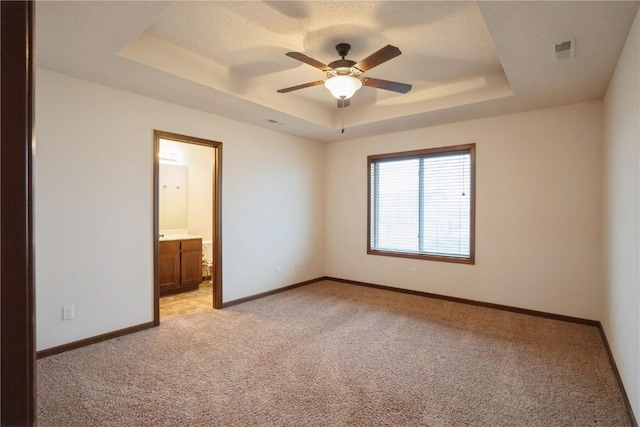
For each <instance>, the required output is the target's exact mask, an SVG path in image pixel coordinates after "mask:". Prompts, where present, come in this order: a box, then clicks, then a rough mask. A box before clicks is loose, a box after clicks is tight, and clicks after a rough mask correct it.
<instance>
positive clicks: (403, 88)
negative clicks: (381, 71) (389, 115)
mask: <svg viewBox="0 0 640 427" xmlns="http://www.w3.org/2000/svg"><path fill="white" fill-rule="evenodd" d="M362 80H363V84H364V85H365V86H369V87H375V88H377V89H385V90H390V91H392V92H399V93H407V92H409V91H410V90H411V85H408V84H406V83H398V82H391V81H389V80H380V79H374V78H372V77H367V78H365V79H362Z"/></svg>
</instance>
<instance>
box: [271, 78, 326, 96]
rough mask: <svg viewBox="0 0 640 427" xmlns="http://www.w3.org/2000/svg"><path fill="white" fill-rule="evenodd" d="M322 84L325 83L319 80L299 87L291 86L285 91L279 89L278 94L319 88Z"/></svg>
mask: <svg viewBox="0 0 640 427" xmlns="http://www.w3.org/2000/svg"><path fill="white" fill-rule="evenodd" d="M322 83H324V80H318V81H317V82H309V83H305V84H301V85H298V86H291V87H287V88H284V89H278V93H287V92H292V91H294V90H298V89H304V88H306V87H311V86H318V85H321V84H322Z"/></svg>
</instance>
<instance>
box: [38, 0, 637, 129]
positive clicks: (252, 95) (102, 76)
mask: <svg viewBox="0 0 640 427" xmlns="http://www.w3.org/2000/svg"><path fill="white" fill-rule="evenodd" d="M637 8H638V2H613V1H606V2H577V1H568V2H561V1H556V2H544V1H543V2H519V1H516V2H488V1H482V2H478V3H476V2H430V1H419V2H407V1H389V2H361V1H356V2H345V1H318V2H304V1H290V2H286V1H284V2H260V1H244V2H235V1H208V2H207V1H203V2H186V1H184V2H183V1H179V2H94V1H90V2H38V3H37V5H36V46H35V53H36V64H37V65H39V66H41V67H44V68H48V69H51V70H54V71H59V72H62V73H65V74H69V75H72V76H76V77H79V78H83V79H86V80H90V81H95V82H97V83H100V84H104V85H108V86H113V87H117V88H120V89H124V90H129V91H132V92H135V93H139V94H142V95H145V96H150V97H155V98H158V99H162V100H165V101H169V102H173V103H176V104H179V105H184V106H188V107H192V108H196V109H200V110H203V111H208V112H212V113H215V114H219V115H223V116H227V117H230V118H233V119H236V120H241V121H244V122H247V123H252V124H256V125H259V126H263V127H269V128H274V129H277V130H278V131H281V132H287V133H291V134H296V135H300V136H305V137H308V138H311V139H315V140H319V141H336V140H340V139H346V138H353V137H359V136H366V135H372V134H377V133H385V132H393V131H398V130H403V129H411V128H416V127H421V126H430V125H436V124H440V123H448V122H453V121H459V120H467V119H472V118H478V117H485V116H489V115H494V114H504V113H509V112H514V111H524V110H529V109H534V108H544V107H548V106H554V105H562V104H567V103H573V102H580V101H586V100H593V99H600V98H602V96H603V95H604V92H605V90H606V87H607V85H608V82H609V80H610V78H611V74H612V72H613V70H614V68H615V64H616V61H617V58H618V56H619V54H620V51H621V49H622V47H623V45H624V41H625V39H626V35H627V33H628V31H629V28H630V26H631V23H632V21H633V18H634V16H635V13H636V10H637ZM570 38H573V39H575V40H576V51H575V52H576V53H575V57H574V58H572V59H569V60H564V61H554V60H553V58H552V48H553V45H554V43H556V42H560V41H563V40H567V39H570ZM341 42H346V43H349V44H351V45H352V49H351V52H350V53H349V55H348V56H347V58H348V59H352V60H354V61H358V60H360V59H363V58H365V57H366V56H368V55H369V54H371V53H373V52H374V51H376V50H378V49H380V48H381V47H383V46H385V45H387V44H392V45H394V46H398V47H399V48H400V49H401V51H402V55H400V56H398V57H396V58H394V59H392V60H390V61H388V62H386V63H384V64H381V65H379V66H378V67H375V68H373V69H371V70H369V71H367V72H366V73H365V76H368V77H376V78H380V79H385V80H393V81H399V82H403V83H409V84H411V85H413V89H412V90H411V91H410V92H409V93H407V94H398V93H395V92H390V91H385V90H380V89H374V88H370V87H363V88H362V89H361V90H359V91H358V92H357V93H356V95H354V97H353V98H352V100H351V106H350V107H348V108H347V109H345V111H344V112H342V111H340V110H338V109H337V108H336V101H335V99H334V98H332V97H331V95H330V93H329V92H328V91H327V90H326V89H325V88H324V87H323V86H315V87H310V88H306V89H302V90H299V91H295V92H289V93H286V94H279V93H277V92H276V90H277V89H279V88H283V87H289V86H293V85H297V84H301V83H306V82H310V81H316V80H322V79H324V78H325V75H324V73H323V72H322V71H320V70H318V69H316V68H313V67H311V66H309V65H306V64H303V63H300V62H298V61H296V60H294V59H292V58H289V57H287V56H285V53H286V52H289V51H296V52H302V53H304V54H305V55H308V56H310V57H313V58H315V59H317V60H319V61H321V62H324V63H329V62H331V61H333V60H335V59H338V58H339V57H338V55H337V53H336V51H335V45H336V44H337V43H341ZM342 113H344V114H342ZM269 120H275V121H277V122H279V124H273V123H272V122H270V121H269ZM343 120H344V124H345V126H346V128H347V131H346V132H345V134H341V133H340V127H341V125H342V121H343Z"/></svg>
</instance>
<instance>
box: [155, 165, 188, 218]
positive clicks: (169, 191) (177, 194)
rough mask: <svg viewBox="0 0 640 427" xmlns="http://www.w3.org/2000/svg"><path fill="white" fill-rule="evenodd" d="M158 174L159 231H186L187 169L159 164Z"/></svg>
mask: <svg viewBox="0 0 640 427" xmlns="http://www.w3.org/2000/svg"><path fill="white" fill-rule="evenodd" d="M158 172H159V174H158V178H159V187H160V188H159V191H158V193H159V200H158V205H159V206H158V208H159V212H158V217H159V218H158V220H159V222H160V224H159V225H160V229H161V230H162V229H179V228H182V229H186V228H187V167H186V166H181V165H169V164H163V163H161V164H160V169H159V171H158Z"/></svg>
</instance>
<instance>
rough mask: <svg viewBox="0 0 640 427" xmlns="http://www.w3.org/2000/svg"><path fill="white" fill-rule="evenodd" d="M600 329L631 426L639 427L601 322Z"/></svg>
mask: <svg viewBox="0 0 640 427" xmlns="http://www.w3.org/2000/svg"><path fill="white" fill-rule="evenodd" d="M598 329H600V335H601V336H602V341H604V347H605V348H606V349H607V354H608V355H609V361H611V367H612V368H613V372H614V373H615V375H616V380H617V381H618V386H619V387H620V391H622V397H623V398H624V404H625V406H626V407H627V413H628V414H629V418H631V424H632V425H633V427H638V420H637V419H636V417H635V414H634V413H633V408H632V407H631V402H630V401H629V396H627V391H626V390H625V388H624V383H623V382H622V377H621V376H620V371H618V366H617V365H616V359H614V357H613V353H612V352H611V347H610V346H609V340H608V339H607V334H606V333H605V332H604V328H603V327H602V323H600V322H598Z"/></svg>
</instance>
